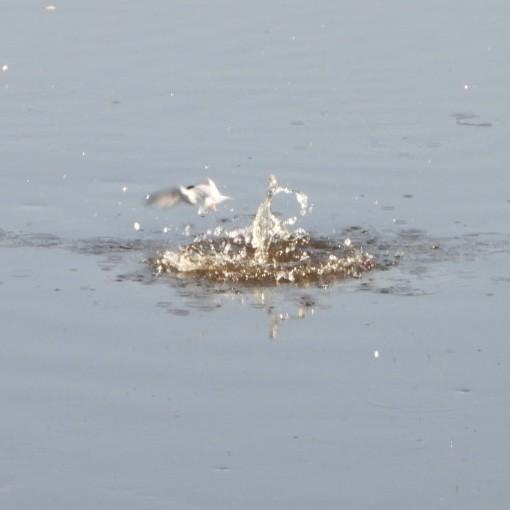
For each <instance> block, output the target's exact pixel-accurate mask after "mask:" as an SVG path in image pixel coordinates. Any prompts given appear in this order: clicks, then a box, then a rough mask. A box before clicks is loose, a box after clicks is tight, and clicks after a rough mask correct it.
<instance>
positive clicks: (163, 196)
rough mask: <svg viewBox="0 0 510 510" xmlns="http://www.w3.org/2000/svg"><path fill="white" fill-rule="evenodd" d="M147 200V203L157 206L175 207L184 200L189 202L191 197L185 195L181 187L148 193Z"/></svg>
mask: <svg viewBox="0 0 510 510" xmlns="http://www.w3.org/2000/svg"><path fill="white" fill-rule="evenodd" d="M146 202H147V205H154V206H156V207H173V206H174V205H177V204H182V203H183V202H185V203H189V199H188V197H186V196H184V195H183V193H182V191H181V189H180V188H171V189H165V190H162V191H157V192H156V193H151V194H150V195H147V198H146Z"/></svg>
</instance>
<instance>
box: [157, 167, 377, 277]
mask: <svg viewBox="0 0 510 510" xmlns="http://www.w3.org/2000/svg"><path fill="white" fill-rule="evenodd" d="M280 193H284V194H289V195H293V196H294V197H295V199H296V201H297V203H298V205H299V215H301V216H304V215H305V214H306V213H307V212H309V211H310V210H311V206H309V202H308V197H307V195H306V194H305V193H303V192H301V191H298V190H294V189H291V188H287V187H283V186H280V185H279V184H278V182H277V180H276V177H274V176H273V175H271V176H270V177H269V185H268V190H267V194H266V197H265V199H264V200H263V201H262V202H261V204H260V205H259V207H258V209H257V212H256V214H255V219H254V221H253V223H252V224H251V225H249V226H247V227H243V228H238V229H234V230H230V231H229V230H226V229H224V228H222V227H218V228H216V229H215V230H214V231H212V232H208V233H207V234H204V235H201V236H198V237H197V238H195V239H194V241H193V242H192V243H189V244H186V245H184V246H181V247H179V248H177V249H175V250H173V249H168V250H165V251H163V252H160V253H157V254H156V256H155V257H152V258H150V259H149V263H150V264H151V266H152V267H153V268H154V270H155V271H156V272H158V273H166V272H170V273H174V274H176V275H177V276H179V277H181V278H198V279H204V280H207V281H210V282H218V283H243V284H254V285H275V284H279V283H295V284H299V285H306V284H310V283H315V284H329V283H331V282H332V281H335V280H339V279H343V278H349V277H354V278H358V277H360V276H361V275H362V274H363V273H365V272H366V271H369V270H371V269H373V268H374V266H375V263H374V260H373V257H372V256H371V255H369V254H368V253H366V252H365V251H364V250H363V249H362V247H360V246H354V245H353V244H352V243H351V242H350V240H349V239H343V240H341V241H340V242H339V241H336V240H332V239H323V238H314V237H312V236H311V235H309V234H308V233H307V232H306V231H304V230H303V229H295V230H289V227H291V226H293V225H295V224H296V223H297V221H298V216H297V215H296V216H291V217H289V218H287V219H279V218H277V217H276V216H275V215H274V214H273V211H272V209H271V206H272V202H273V199H274V197H275V196H276V195H278V194H280Z"/></svg>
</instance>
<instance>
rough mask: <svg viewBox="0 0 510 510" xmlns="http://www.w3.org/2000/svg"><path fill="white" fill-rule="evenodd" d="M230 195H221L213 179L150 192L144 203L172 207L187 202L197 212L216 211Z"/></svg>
mask: <svg viewBox="0 0 510 510" xmlns="http://www.w3.org/2000/svg"><path fill="white" fill-rule="evenodd" d="M230 198H231V197H227V196H226V195H222V194H221V193H220V191H219V189H218V187H217V186H216V184H215V183H214V181H213V180H211V179H207V182H203V183H201V184H192V185H191V186H186V187H184V186H178V187H176V188H171V189H165V190H162V191H157V192H156V193H151V194H149V195H147V196H146V198H145V199H146V203H147V204H148V205H153V206H156V207H173V206H174V205H178V204H189V205H193V206H197V207H198V214H200V215H202V214H205V213H206V212H207V211H210V210H212V211H216V206H217V205H219V204H221V203H222V202H224V201H225V200H229V199H230Z"/></svg>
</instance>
